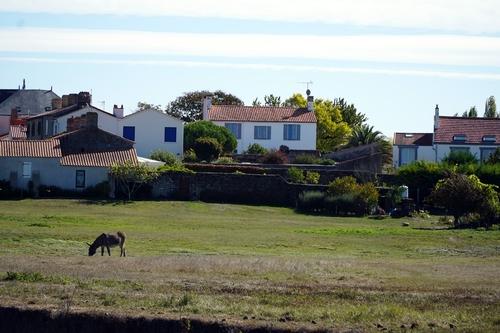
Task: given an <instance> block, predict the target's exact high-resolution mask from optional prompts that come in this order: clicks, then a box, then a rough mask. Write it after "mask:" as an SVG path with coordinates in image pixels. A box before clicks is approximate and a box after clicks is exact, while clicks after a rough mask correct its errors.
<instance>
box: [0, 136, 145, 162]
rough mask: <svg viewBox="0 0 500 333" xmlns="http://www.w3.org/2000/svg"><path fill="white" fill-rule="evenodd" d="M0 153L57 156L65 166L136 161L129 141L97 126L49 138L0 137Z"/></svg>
mask: <svg viewBox="0 0 500 333" xmlns="http://www.w3.org/2000/svg"><path fill="white" fill-rule="evenodd" d="M0 157H32V158H59V162H60V163H61V165H64V166H86V167H110V166H112V165H114V164H117V163H124V162H126V161H132V162H133V163H138V161H137V153H136V151H135V148H134V143H133V142H132V141H130V140H127V139H123V138H121V137H119V136H116V135H114V134H111V133H108V132H105V131H102V130H100V129H81V130H78V131H74V132H70V133H65V134H62V135H59V136H57V137H56V138H51V139H49V140H9V141H0Z"/></svg>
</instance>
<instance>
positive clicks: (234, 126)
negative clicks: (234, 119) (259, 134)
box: [225, 123, 241, 140]
mask: <svg viewBox="0 0 500 333" xmlns="http://www.w3.org/2000/svg"><path fill="white" fill-rule="evenodd" d="M225 126H226V128H227V129H228V130H230V131H231V133H233V134H234V136H235V137H236V139H238V140H239V139H241V124H240V123H226V124H225Z"/></svg>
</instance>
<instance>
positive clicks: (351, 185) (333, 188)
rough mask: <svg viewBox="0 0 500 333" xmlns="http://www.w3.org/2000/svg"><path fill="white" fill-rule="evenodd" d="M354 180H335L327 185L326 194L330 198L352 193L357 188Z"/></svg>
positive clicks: (350, 178)
mask: <svg viewBox="0 0 500 333" xmlns="http://www.w3.org/2000/svg"><path fill="white" fill-rule="evenodd" d="M357 185H358V184H357V182H356V178H354V177H352V176H346V177H339V178H335V179H334V180H333V181H332V182H331V183H330V184H328V194H330V195H331V196H337V195H343V194H347V193H351V192H354V191H355V190H356V188H357Z"/></svg>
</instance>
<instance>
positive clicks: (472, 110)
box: [462, 106, 477, 118]
mask: <svg viewBox="0 0 500 333" xmlns="http://www.w3.org/2000/svg"><path fill="white" fill-rule="evenodd" d="M462 117H464V118H477V108H476V107H475V106H471V107H470V109H469V111H467V110H465V111H464V113H463V114H462Z"/></svg>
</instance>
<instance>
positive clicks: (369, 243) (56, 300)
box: [0, 200, 500, 332]
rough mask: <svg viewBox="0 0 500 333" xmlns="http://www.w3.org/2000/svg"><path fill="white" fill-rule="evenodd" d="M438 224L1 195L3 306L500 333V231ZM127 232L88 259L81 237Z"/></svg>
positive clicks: (197, 204) (266, 209)
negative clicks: (122, 253) (117, 244)
mask: <svg viewBox="0 0 500 333" xmlns="http://www.w3.org/2000/svg"><path fill="white" fill-rule="evenodd" d="M402 222H409V223H410V226H409V227H404V226H402ZM438 226H440V225H439V223H438V221H437V218H431V219H405V220H393V219H386V220H374V219H368V218H339V217H320V216H308V215H300V214H296V213H294V212H293V210H291V209H287V208H275V207H264V206H243V205H222V204H205V203H200V202H136V203H130V204H123V203H112V202H111V203H107V202H87V201H75V200H23V201H0V302H1V304H4V305H7V304H8V305H19V306H30V307H45V308H47V307H48V308H53V309H56V310H60V311H67V310H70V311H87V310H97V311H103V312H116V313H130V314H133V315H154V316H165V317H171V318H178V317H179V316H188V317H189V316H191V317H196V318H207V319H210V320H214V319H216V320H221V319H226V320H227V322H229V323H231V322H238V323H247V322H248V323H251V324H264V325H269V324H272V325H274V326H288V327H297V328H299V327H303V326H307V327H310V328H334V329H347V328H358V329H362V330H367V331H378V330H382V329H384V328H387V329H388V330H391V329H392V330H396V331H400V330H401V327H403V326H404V327H405V328H410V327H411V326H413V327H414V329H413V331H419V330H420V331H428V330H430V329H438V330H439V329H447V330H449V329H450V327H451V326H453V327H454V329H455V330H458V331H467V332H470V331H475V332H488V331H500V279H499V276H500V231H475V230H432V229H433V228H435V227H438ZM118 230H122V231H124V232H125V233H126V234H127V236H128V238H127V241H126V245H127V246H126V248H127V252H128V257H127V258H119V257H118V256H119V249H117V248H114V249H112V256H111V257H107V256H105V257H101V256H100V255H99V256H95V257H87V255H86V254H87V246H86V245H85V242H92V241H93V239H95V237H96V236H98V235H99V234H100V233H102V232H116V231H118ZM98 253H100V251H98ZM7 272H10V273H9V274H8V273H7ZM450 325H451V326H450ZM377 326H378V327H377Z"/></svg>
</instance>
